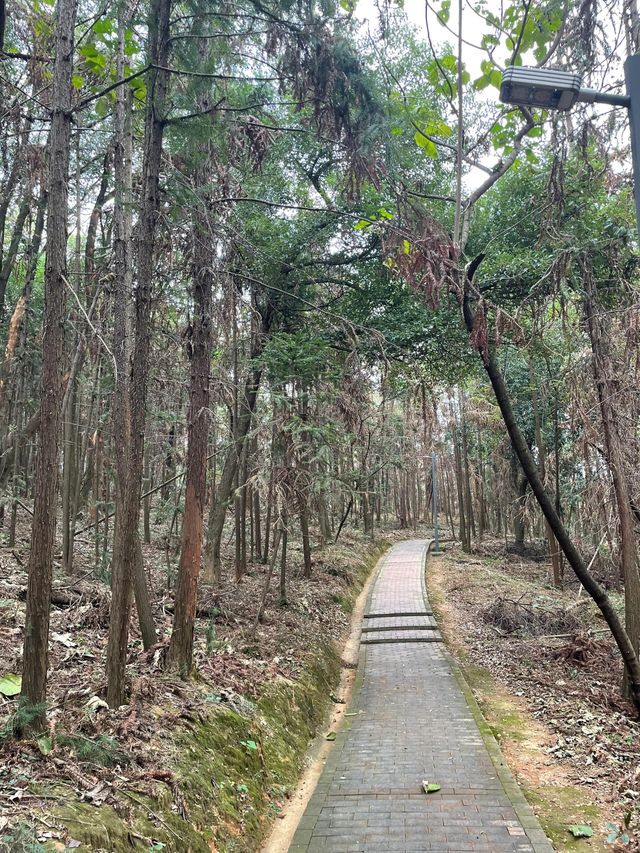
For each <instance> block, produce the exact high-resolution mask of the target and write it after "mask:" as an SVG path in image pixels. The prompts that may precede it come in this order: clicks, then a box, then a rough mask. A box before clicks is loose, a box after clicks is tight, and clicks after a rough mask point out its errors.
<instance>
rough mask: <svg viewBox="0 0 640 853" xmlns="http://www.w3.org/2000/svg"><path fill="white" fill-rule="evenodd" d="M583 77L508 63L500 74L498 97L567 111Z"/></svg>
mask: <svg viewBox="0 0 640 853" xmlns="http://www.w3.org/2000/svg"><path fill="white" fill-rule="evenodd" d="M581 86H582V78H581V77H580V75H579V74H572V73H571V72H570V71H559V70H557V69H555V68H523V67H517V66H515V65H510V66H509V67H508V68H507V69H505V71H504V73H503V75H502V84H501V86H500V100H501V101H502V102H503V103H505V104H519V105H521V106H524V107H534V108H537V109H541V110H562V111H566V110H570V109H571V107H572V106H573V105H574V104H575V103H576V101H577V100H578V98H579V95H580V88H581Z"/></svg>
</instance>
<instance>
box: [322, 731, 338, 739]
mask: <svg viewBox="0 0 640 853" xmlns="http://www.w3.org/2000/svg"><path fill="white" fill-rule="evenodd" d="M324 739H325V740H335V739H336V733H335V732H329V734H327V735H325V736H324Z"/></svg>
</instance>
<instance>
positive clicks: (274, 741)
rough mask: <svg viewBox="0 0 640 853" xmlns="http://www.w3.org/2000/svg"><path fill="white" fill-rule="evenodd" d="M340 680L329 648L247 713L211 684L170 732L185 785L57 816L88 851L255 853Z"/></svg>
mask: <svg viewBox="0 0 640 853" xmlns="http://www.w3.org/2000/svg"><path fill="white" fill-rule="evenodd" d="M387 547H388V543H382V544H381V545H378V546H377V547H375V548H372V549H371V551H370V552H369V553H368V554H367V555H365V557H364V559H362V560H361V561H360V562H358V563H357V565H354V566H353V572H352V574H351V577H352V581H351V583H350V586H349V587H348V589H347V591H346V592H345V593H344V594H343V596H342V599H341V604H342V606H343V608H344V609H345V611H347V612H351V610H352V609H353V605H354V602H355V600H356V598H357V596H358V594H359V592H360V591H361V589H362V586H363V584H364V582H365V580H366V579H367V577H368V575H369V574H370V573H371V570H372V569H373V567H374V566H375V565H376V563H377V561H378V559H379V558H380V556H381V554H382V553H383V552H384V551H385V550H386V548H387ZM339 678H340V656H339V653H338V650H337V649H336V647H335V645H334V644H333V643H329V644H319V645H318V646H317V647H316V648H315V649H314V650H313V651H312V652H311V653H310V656H309V659H308V661H307V663H306V665H305V668H304V669H303V672H302V674H301V676H300V678H299V679H298V680H297V681H295V682H293V681H289V680H288V679H285V678H278V679H276V680H274V681H272V682H270V683H269V684H268V685H267V687H266V688H265V689H264V691H263V693H262V695H261V696H260V698H259V699H258V701H257V703H255V704H253V703H250V702H246V701H245V702H242V703H241V705H240V707H241V708H242V713H240V712H239V711H237V710H234V709H233V708H230V707H227V706H224V705H223V704H222V703H219V702H218V703H213V702H211V701H209V700H210V699H211V686H210V685H206V684H202V685H201V692H202V702H200V703H198V705H199V711H198V712H195V713H194V716H192V718H191V720H190V721H188V722H186V723H184V724H182V723H181V724H180V726H178V727H176V728H175V729H173V730H172V731H167V732H164V733H162V739H163V741H164V745H163V749H162V753H161V754H162V755H163V756H165V757H163V758H162V759H161V760H160V761H159V766H162V765H163V764H166V763H167V759H166V753H167V751H168V752H169V755H170V762H169V767H170V769H171V771H172V772H173V774H174V777H175V779H176V780H177V785H175V786H173V787H172V786H171V785H170V784H166V783H163V782H148V781H145V782H144V783H141V785H140V788H137V789H133V788H132V789H131V790H125V791H124V792H122V795H121V796H119V797H118V803H117V805H116V807H115V808H113V807H111V806H106V805H103V806H96V805H92V804H90V803H87V802H79V801H76V800H75V799H69V800H68V801H67V802H66V803H65V804H64V805H57V806H52V807H51V808H50V814H51V815H52V817H54V818H55V819H56V820H57V821H59V822H61V823H62V824H64V826H65V827H67V829H68V831H69V834H70V836H71V837H72V838H74V839H77V840H78V841H80V842H81V843H82V846H81V847H79V848H77V849H78V850H79V851H81V853H87V851H98V850H106V851H115V853H118V851H131V850H138V851H146V853H155V851H163V853H211V851H214V850H215V851H219V853H255V850H257V849H258V847H259V843H260V840H261V839H262V838H263V837H264V835H265V834H266V832H267V829H268V826H269V823H270V820H271V819H273V818H274V817H275V816H276V815H277V813H278V811H279V809H280V804H281V802H282V801H283V799H284V798H285V797H286V796H287V794H288V793H289V792H290V791H291V790H292V789H293V788H294V786H295V785H296V782H297V780H298V777H299V775H300V772H301V769H302V766H303V763H304V760H305V755H306V750H307V747H308V745H309V742H310V740H311V739H313V738H314V737H315V736H316V734H317V733H318V731H319V729H320V728H321V727H322V725H323V723H324V721H325V718H326V714H327V711H328V709H329V707H330V705H331V701H332V700H331V694H332V692H334V690H335V688H336V686H337V684H338V682H339ZM167 744H168V750H167V749H166V745H167Z"/></svg>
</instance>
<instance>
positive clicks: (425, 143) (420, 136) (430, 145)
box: [413, 131, 438, 160]
mask: <svg viewBox="0 0 640 853" xmlns="http://www.w3.org/2000/svg"><path fill="white" fill-rule="evenodd" d="M413 138H414V140H415V143H416V145H419V146H420V148H422V150H423V151H424V153H425V154H426V155H427V157H430V158H431V159H432V160H435V159H436V157H437V156H438V149H437V148H436V144H435V142H432V141H431V140H430V139H427V137H426V136H425V135H424V133H421V132H420V131H416V134H415V136H414V137H413Z"/></svg>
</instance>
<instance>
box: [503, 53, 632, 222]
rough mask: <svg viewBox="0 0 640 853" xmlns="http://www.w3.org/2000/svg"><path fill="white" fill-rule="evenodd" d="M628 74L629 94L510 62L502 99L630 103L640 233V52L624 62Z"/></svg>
mask: <svg viewBox="0 0 640 853" xmlns="http://www.w3.org/2000/svg"><path fill="white" fill-rule="evenodd" d="M624 77H625V82H626V87H627V94H626V95H612V94H610V93H608V92H596V90H595V89H587V88H583V86H582V78H581V77H580V75H578V74H573V73H572V72H570V71H561V70H557V69H555V68H524V67H517V66H515V65H510V66H509V68H507V69H506V70H505V72H504V74H503V75H502V84H501V86H500V100H501V101H502V102H503V103H505V104H518V105H519V106H523V107H535V108H537V109H543V110H562V111H564V112H566V111H567V110H570V109H571V108H572V107H573V106H574V104H576V103H577V102H578V101H582V102H583V103H587V104H593V103H596V104H610V105H611V106H614V107H626V108H627V109H628V110H629V125H630V127H631V155H632V160H633V197H634V200H635V204H636V224H637V227H638V233H639V234H640V54H636V55H635V56H629V57H628V58H627V60H626V62H625V63H624Z"/></svg>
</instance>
